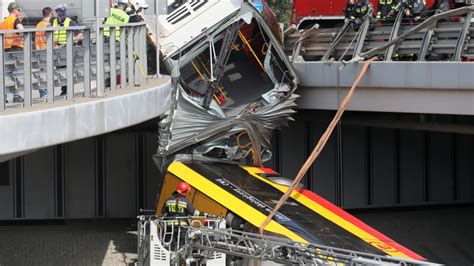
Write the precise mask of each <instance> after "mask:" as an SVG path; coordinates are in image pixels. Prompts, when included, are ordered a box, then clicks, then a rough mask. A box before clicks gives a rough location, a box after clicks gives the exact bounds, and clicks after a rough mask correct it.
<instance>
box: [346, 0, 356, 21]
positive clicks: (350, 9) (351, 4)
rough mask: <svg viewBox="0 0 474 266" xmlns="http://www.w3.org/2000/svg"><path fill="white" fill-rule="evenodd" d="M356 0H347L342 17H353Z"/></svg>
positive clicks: (347, 18) (348, 18)
mask: <svg viewBox="0 0 474 266" xmlns="http://www.w3.org/2000/svg"><path fill="white" fill-rule="evenodd" d="M355 1H356V0H349V1H347V4H346V8H344V17H345V18H346V20H350V19H351V17H354V7H355Z"/></svg>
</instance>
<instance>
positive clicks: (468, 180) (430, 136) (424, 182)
mask: <svg viewBox="0 0 474 266" xmlns="http://www.w3.org/2000/svg"><path fill="white" fill-rule="evenodd" d="M333 115H334V112H327V111H309V110H299V113H298V115H297V116H296V122H294V123H292V124H291V125H290V127H289V128H287V129H284V130H283V131H281V132H278V133H276V134H275V137H274V141H273V142H274V143H277V145H276V146H275V147H276V149H275V151H274V155H275V156H274V158H273V161H272V162H271V165H272V166H274V167H275V168H276V170H277V171H280V172H281V173H282V174H283V176H285V177H288V178H291V179H293V178H294V176H295V175H296V174H297V172H298V170H299V168H300V167H301V166H302V164H303V163H304V160H305V159H306V158H307V157H308V155H309V153H310V152H311V150H312V149H313V148H314V146H315V145H316V143H317V141H318V140H319V138H320V136H321V135H322V134H323V132H324V130H326V127H327V125H328V124H329V122H330V119H331V118H332V117H333ZM350 116H351V113H347V114H346V115H345V116H344V117H347V118H348V119H345V118H343V120H342V123H341V124H340V126H338V127H337V129H336V130H335V131H334V133H333V135H332V137H331V138H330V140H329V142H328V143H327V145H326V148H325V149H324V151H323V152H322V153H321V155H320V157H319V159H318V160H317V161H316V162H315V164H314V165H313V166H312V167H311V169H310V171H309V172H308V174H307V176H306V177H305V179H304V183H305V184H306V187H307V188H309V189H311V190H313V191H315V192H316V193H318V194H320V195H321V196H323V197H325V198H327V199H328V200H330V201H331V202H333V203H335V204H337V205H339V206H342V207H343V208H346V209H358V208H378V207H397V206H418V205H438V204H458V203H469V202H474V167H473V166H472V164H471V162H472V161H473V160H474V135H469V134H458V133H449V132H436V131H433V130H431V129H430V130H429V131H428V130H427V131H424V130H410V129H407V128H396V126H393V125H387V126H386V127H385V126H384V127H371V126H367V125H357V123H354V122H348V121H349V120H350V119H351V118H350ZM392 116H396V115H394V114H385V115H384V114H382V115H380V114H378V117H379V119H380V120H381V121H384V119H387V123H390V122H389V121H390V120H389V119H391V117H392ZM405 116H408V115H405ZM413 117H416V115H413ZM407 119H408V118H407ZM409 119H412V117H410V118H409ZM441 119H448V120H459V119H457V118H456V117H454V116H451V117H449V116H448V117H446V116H445V117H443V118H441ZM379 124H380V123H379ZM420 124H422V123H420ZM440 127H442V126H440Z"/></svg>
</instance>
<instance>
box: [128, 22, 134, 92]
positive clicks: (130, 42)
mask: <svg viewBox="0 0 474 266" xmlns="http://www.w3.org/2000/svg"><path fill="white" fill-rule="evenodd" d="M133 33H134V29H133V27H129V29H128V35H127V49H128V84H129V86H133V85H135V78H134V75H135V74H134V73H135V68H134V65H135V62H134V61H135V58H134V56H133Z"/></svg>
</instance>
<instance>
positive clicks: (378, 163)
mask: <svg viewBox="0 0 474 266" xmlns="http://www.w3.org/2000/svg"><path fill="white" fill-rule="evenodd" d="M370 132H371V133H370V135H371V138H370V142H371V143H370V148H371V151H370V152H371V156H370V158H371V163H370V167H371V173H372V189H373V199H372V203H373V205H374V206H377V207H383V206H392V205H394V204H395V203H396V193H397V187H396V183H397V179H396V178H397V163H396V160H397V156H396V153H397V148H396V137H397V136H396V131H395V130H393V129H381V128H373V129H370Z"/></svg>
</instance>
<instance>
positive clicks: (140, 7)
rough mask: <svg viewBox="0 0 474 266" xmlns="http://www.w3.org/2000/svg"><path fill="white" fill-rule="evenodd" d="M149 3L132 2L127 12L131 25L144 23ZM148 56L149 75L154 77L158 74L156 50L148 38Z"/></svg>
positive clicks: (138, 0)
mask: <svg viewBox="0 0 474 266" xmlns="http://www.w3.org/2000/svg"><path fill="white" fill-rule="evenodd" d="M148 7H149V6H148V3H147V2H146V1H145V0H132V1H130V6H129V7H128V8H127V9H126V10H125V12H127V14H128V15H129V16H130V20H129V22H130V23H135V22H141V21H144V17H145V10H146V9H148ZM146 55H147V66H148V67H147V73H148V75H154V74H155V73H156V48H155V45H154V44H153V43H152V42H151V41H150V39H149V38H147V42H146Z"/></svg>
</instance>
